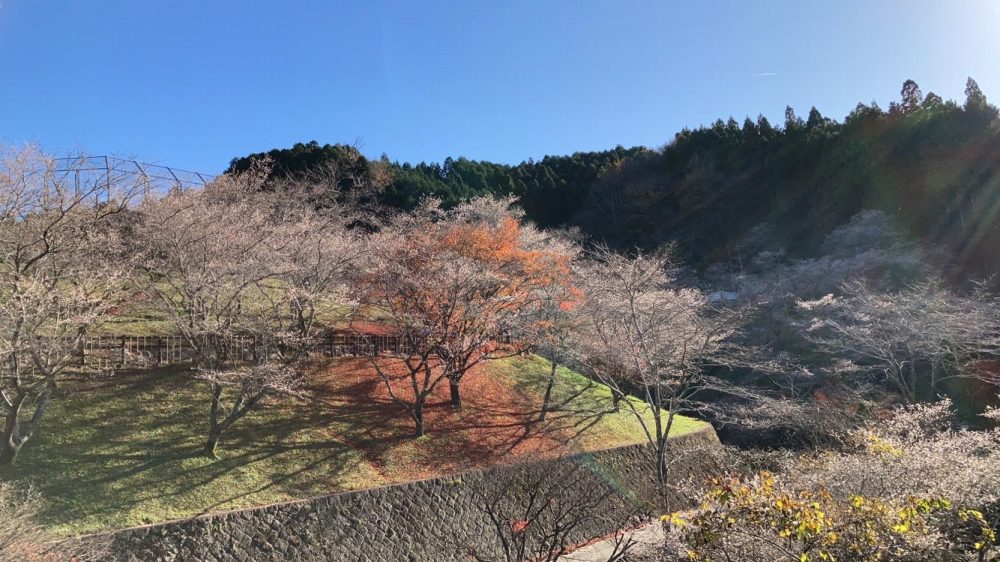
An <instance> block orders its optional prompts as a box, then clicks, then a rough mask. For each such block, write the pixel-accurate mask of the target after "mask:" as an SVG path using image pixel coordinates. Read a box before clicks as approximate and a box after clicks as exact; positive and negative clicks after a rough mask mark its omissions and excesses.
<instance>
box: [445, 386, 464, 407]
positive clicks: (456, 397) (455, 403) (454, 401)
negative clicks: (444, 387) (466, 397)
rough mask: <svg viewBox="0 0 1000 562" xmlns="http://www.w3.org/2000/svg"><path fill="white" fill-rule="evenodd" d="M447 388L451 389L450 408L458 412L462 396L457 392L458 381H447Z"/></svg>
mask: <svg viewBox="0 0 1000 562" xmlns="http://www.w3.org/2000/svg"><path fill="white" fill-rule="evenodd" d="M448 388H450V389H451V407H452V408H453V409H455V410H458V409H460V408H461V407H462V394H461V393H460V392H459V390H458V381H457V380H456V379H448Z"/></svg>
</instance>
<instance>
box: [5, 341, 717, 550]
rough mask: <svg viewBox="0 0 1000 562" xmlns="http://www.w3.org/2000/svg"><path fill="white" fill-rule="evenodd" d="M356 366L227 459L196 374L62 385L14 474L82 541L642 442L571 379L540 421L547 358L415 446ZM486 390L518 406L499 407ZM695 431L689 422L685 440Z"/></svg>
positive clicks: (599, 394)
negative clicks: (214, 454) (214, 445)
mask: <svg viewBox="0 0 1000 562" xmlns="http://www.w3.org/2000/svg"><path fill="white" fill-rule="evenodd" d="M352 365H355V363H350V362H345V361H344V360H331V361H330V362H329V364H328V365H327V366H326V367H324V368H325V369H326V371H324V373H327V374H321V375H318V376H319V377H320V378H322V377H326V378H322V384H321V385H319V386H317V387H316V388H315V389H314V392H315V397H316V400H313V401H308V402H307V401H295V400H284V401H272V402H271V403H269V404H266V405H264V407H262V408H260V409H259V410H257V411H254V412H253V413H251V414H250V415H249V416H248V417H246V418H244V419H242V420H240V421H239V422H237V425H236V426H234V427H233V429H232V431H231V432H230V433H229V434H228V435H227V436H226V437H224V439H223V442H222V444H221V447H220V458H218V459H207V458H204V457H202V456H200V454H199V452H200V448H201V444H202V440H203V437H204V432H205V428H206V425H207V409H208V395H207V389H206V388H205V386H204V384H203V383H200V382H196V381H193V380H192V379H191V378H190V376H189V375H188V374H186V373H184V372H180V371H177V370H166V369H164V370H150V371H144V372H139V373H120V374H117V375H115V376H113V377H111V378H106V379H101V380H93V381H80V382H66V383H64V384H63V386H62V387H61V389H60V391H59V395H58V396H57V397H56V399H55V400H54V401H53V403H52V405H51V406H50V409H49V411H48V413H47V414H46V417H45V419H44V421H43V423H42V425H41V428H40V430H39V432H38V434H37V435H36V437H35V438H34V439H33V440H32V441H30V442H28V443H27V444H26V445H25V447H24V449H23V450H22V452H21V456H20V457H19V458H18V460H17V463H16V464H15V467H14V469H13V471H12V473H11V474H10V475H7V477H8V478H12V479H14V480H16V481H18V482H20V483H22V484H25V485H27V484H29V483H30V484H31V485H32V486H34V487H35V488H36V489H37V490H38V491H39V492H41V493H42V494H43V496H45V498H46V499H47V501H48V506H47V510H46V511H45V512H44V513H43V518H44V521H45V523H46V524H47V525H49V526H50V527H51V528H52V529H53V530H54V531H56V532H58V533H80V532H88V531H94V530H98V529H105V528H121V527H127V526H132V525H139V524H143V523H151V522H156V521H162V520H166V519H171V518H179V517H186V516H191V515H196V514H199V513H206V512H211V511H217V510H221V509H229V508H236V507H247V506H252V505H258V504H265V503H271V502H277V501H284V500H290V499H295V498H302V497H308V496H313V495H319V494H324V493H330V492H334V491H340V490H348V489H356V488H363V487H370V486H376V485H381V484H386V483H390V482H398V481H404V480H409V479H413V478H418V477H424V476H428V475H433V474H440V473H447V472H452V471H455V470H462V469H465V468H469V467H472V466H482V465H484V464H490V463H493V462H503V461H509V460H511V459H516V458H518V457H527V456H531V455H533V454H536V453H537V454H541V455H543V456H552V455H554V454H557V453H565V452H572V451H576V450H582V449H595V448H603V447H609V446H614V445H621V444H627V443H634V442H642V441H644V440H645V437H644V436H643V434H642V432H641V429H640V428H639V424H638V423H637V422H636V420H635V419H634V418H633V417H632V416H631V414H630V413H627V412H625V408H623V409H622V412H619V413H612V412H610V411H609V408H608V406H609V402H610V393H609V392H608V389H607V388H606V387H602V386H601V385H597V384H594V383H590V382H588V380H587V379H586V378H584V377H582V376H581V375H579V374H577V373H574V372H572V371H569V370H567V369H560V370H559V382H558V384H557V385H556V394H555V397H556V402H566V403H565V404H564V405H563V406H562V407H561V408H560V409H559V410H557V411H555V412H553V413H552V414H551V415H550V416H549V419H548V420H547V421H546V422H545V423H544V424H538V423H534V422H532V420H533V419H534V417H535V415H536V413H537V406H538V403H539V402H540V396H541V394H542V392H543V391H544V384H545V377H546V376H547V373H548V368H549V364H548V362H546V361H545V360H543V359H540V358H537V357H533V358H512V359H506V360H502V361H497V362H494V363H492V364H490V365H489V367H488V369H487V370H484V371H483V372H482V373H479V374H477V377H480V381H481V382H478V383H477V382H475V381H470V382H469V383H463V384H468V385H470V391H471V390H475V389H476V388H477V387H476V386H473V385H475V384H479V385H481V386H482V388H483V389H485V390H484V391H483V392H484V397H482V398H481V399H479V401H477V397H475V396H473V395H472V394H473V393H471V392H470V393H469V394H468V400H467V404H466V407H465V408H464V409H463V410H462V411H461V412H452V411H451V410H450V409H447V408H445V407H443V406H442V407H437V408H436V409H432V416H434V417H432V418H431V419H430V420H429V430H430V431H429V434H428V435H427V436H425V437H424V438H421V439H419V440H415V439H412V438H410V437H409V436H408V431H409V428H408V421H407V419H406V416H405V414H404V413H403V412H401V411H399V410H398V408H397V407H395V406H394V405H393V404H392V403H391V402H388V401H386V400H383V399H381V398H380V397H379V395H378V385H374V384H367V383H365V384H361V383H359V382H358V381H362V382H363V381H364V379H365V377H364V374H363V373H358V372H357V369H356V368H354V367H351V366H352ZM338 369H340V370H338ZM345 373H351V374H354V375H356V376H355V379H351V378H350V377H346V376H343V375H344V374H345ZM490 389H492V390H490ZM445 392H447V389H445ZM490 392H492V393H494V394H495V393H497V392H499V393H500V395H502V396H509V397H510V399H509V400H507V403H503V404H499V405H494V404H493V403H492V402H490V400H494V401H495V399H494V398H492V397H493V396H494V394H489V393H490ZM570 396H575V398H573V399H572V400H568V401H567V399H568V398H569V397H570ZM442 404H443V402H442ZM484 404H486V405H487V406H484ZM698 427H702V425H701V424H700V423H699V422H695V421H693V420H689V419H686V418H679V421H678V424H677V426H676V431H677V432H678V433H680V432H686V431H690V430H692V429H695V428H698ZM498 443H501V444H503V446H507V445H508V444H509V449H508V450H507V451H503V450H500V449H499V448H498V445H497V444H498ZM477 444H478V445H479V447H480V448H479V449H477V448H476V446H477Z"/></svg>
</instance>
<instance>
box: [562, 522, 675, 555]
mask: <svg viewBox="0 0 1000 562" xmlns="http://www.w3.org/2000/svg"><path fill="white" fill-rule="evenodd" d="M632 539H633V540H634V541H635V542H636V544H635V546H633V547H632V548H631V549H630V550H629V555H628V558H626V560H627V561H631V562H640V561H646V560H650V561H651V560H656V551H657V550H658V549H659V548H660V545H661V544H663V526H662V525H661V524H660V523H659V522H655V523H650V524H648V525H646V526H645V527H640V528H638V529H636V530H635V531H633V532H632ZM614 548H615V541H614V539H609V540H606V541H602V542H598V543H594V544H591V545H587V546H585V547H583V548H579V549H577V550H574V551H573V552H571V553H569V554H566V555H564V556H562V557H560V558H559V560H560V561H561V562H607V561H608V557H609V556H611V553H612V552H614Z"/></svg>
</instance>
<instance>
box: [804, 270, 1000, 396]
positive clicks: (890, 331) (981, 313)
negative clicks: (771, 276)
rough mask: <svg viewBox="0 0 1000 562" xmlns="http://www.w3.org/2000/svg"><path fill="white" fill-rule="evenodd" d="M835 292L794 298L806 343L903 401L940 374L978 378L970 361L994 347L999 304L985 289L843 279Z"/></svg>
mask: <svg viewBox="0 0 1000 562" xmlns="http://www.w3.org/2000/svg"><path fill="white" fill-rule="evenodd" d="M841 292H842V295H841V296H836V297H835V296H834V295H827V296H825V297H823V298H821V299H817V300H813V301H801V302H799V308H800V309H801V310H803V311H804V312H806V313H807V314H809V316H810V320H809V321H808V322H807V323H806V324H805V325H804V326H803V330H804V332H805V334H806V336H807V337H808V339H809V341H811V342H813V343H814V344H815V345H817V346H818V347H819V348H820V349H821V350H823V351H825V352H826V353H827V354H828V355H830V356H831V357H834V358H837V359H846V360H848V361H850V362H851V370H853V371H855V372H862V373H870V372H873V371H874V372H879V371H880V372H881V373H882V375H884V377H885V380H886V381H888V383H889V384H890V385H891V386H892V387H894V388H895V390H896V391H897V392H898V393H899V395H900V396H901V397H902V398H903V399H904V400H905V401H906V402H908V403H913V402H916V401H917V400H918V398H919V396H920V394H921V392H922V391H923V392H929V393H930V394H932V395H933V394H934V393H936V391H937V387H938V384H939V383H940V382H941V381H943V380H945V379H947V378H952V377H983V374H982V373H981V372H980V371H979V370H978V369H977V368H976V362H977V361H978V359H979V358H980V357H982V356H983V355H985V354H990V353H994V352H996V350H998V349H1000V331H998V329H997V327H998V326H997V320H996V318H997V313H998V312H1000V308H998V307H997V304H996V301H995V300H994V299H993V298H991V297H989V296H987V295H985V294H978V293H977V294H973V295H970V296H968V297H959V296H956V295H954V294H953V293H951V292H950V291H948V290H946V289H944V288H943V287H941V286H940V285H939V284H938V283H935V282H930V281H929V282H921V283H917V284H914V285H911V286H909V287H907V288H905V289H902V290H899V291H879V290H874V289H871V288H870V287H868V286H867V285H866V284H864V283H863V282H850V283H846V284H844V285H843V287H842V290H841ZM994 382H995V381H994Z"/></svg>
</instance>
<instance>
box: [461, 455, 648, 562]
mask: <svg viewBox="0 0 1000 562" xmlns="http://www.w3.org/2000/svg"><path fill="white" fill-rule="evenodd" d="M567 466H568V468H566V467H567ZM533 469H534V470H533ZM588 472H589V471H588V470H587V469H586V468H585V467H584V466H582V465H580V464H576V463H574V464H571V465H569V464H568V463H567V464H565V465H563V467H562V468H559V469H555V470H551V471H544V472H538V471H537V468H535V467H531V466H530V465H529V466H526V467H516V468H511V469H509V470H507V471H504V472H503V473H498V474H496V475H495V476H494V475H491V477H493V478H495V482H491V485H490V486H488V487H484V488H482V489H481V490H477V492H476V504H477V506H478V507H479V508H480V509H481V510H482V512H483V514H484V515H485V519H486V530H485V533H486V534H487V535H488V536H490V537H492V538H495V539H496V544H497V547H496V548H479V549H474V548H470V547H463V548H462V550H463V551H464V553H465V554H467V555H468V556H469V557H470V558H471V559H473V560H477V561H479V562H523V561H524V560H533V561H538V562H555V561H557V560H560V559H561V557H563V556H564V555H566V554H567V553H569V552H570V551H572V550H573V549H574V548H575V547H577V546H579V543H580V542H582V540H586V539H587V538H591V537H592V534H593V533H594V532H595V531H597V532H602V531H605V530H607V529H616V531H615V533H614V535H613V536H612V538H611V539H610V540H611V541H612V545H611V552H609V553H608V554H607V556H606V558H604V557H602V559H604V560H606V561H607V562H620V561H624V560H626V559H627V556H628V554H629V552H630V551H631V549H632V547H633V546H634V545H635V542H634V541H633V539H632V537H631V534H630V533H629V532H627V531H622V530H618V529H627V528H628V527H629V526H630V525H632V524H634V523H635V522H636V520H637V519H636V518H635V517H636V515H637V514H636V513H635V511H634V509H632V508H630V507H628V506H629V502H628V500H623V499H622V498H621V497H620V496H618V495H617V494H616V493H615V492H614V491H613V490H612V489H611V488H606V489H604V490H603V491H599V492H589V491H588V492H584V490H588V484H589V481H588ZM591 477H592V476H591ZM469 542H470V543H471V542H475V543H478V544H482V543H483V541H482V540H481V538H479V537H477V540H475V541H471V540H470V541H469Z"/></svg>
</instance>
